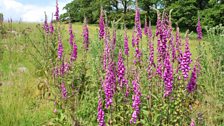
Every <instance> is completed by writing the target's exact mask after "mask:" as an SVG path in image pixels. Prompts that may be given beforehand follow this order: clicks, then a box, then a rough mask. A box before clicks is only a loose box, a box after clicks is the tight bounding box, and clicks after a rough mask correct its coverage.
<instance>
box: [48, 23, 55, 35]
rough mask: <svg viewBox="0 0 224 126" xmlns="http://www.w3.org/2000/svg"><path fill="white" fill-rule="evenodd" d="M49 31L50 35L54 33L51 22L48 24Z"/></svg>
mask: <svg viewBox="0 0 224 126" xmlns="http://www.w3.org/2000/svg"><path fill="white" fill-rule="evenodd" d="M49 31H50V33H51V34H53V33H54V26H53V21H51V23H50V27H49Z"/></svg>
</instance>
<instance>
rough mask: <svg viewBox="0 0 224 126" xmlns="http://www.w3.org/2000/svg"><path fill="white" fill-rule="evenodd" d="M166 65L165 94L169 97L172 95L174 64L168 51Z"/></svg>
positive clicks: (164, 76)
mask: <svg viewBox="0 0 224 126" xmlns="http://www.w3.org/2000/svg"><path fill="white" fill-rule="evenodd" d="M164 67H165V70H164V75H163V80H164V84H165V92H164V96H165V97H167V96H169V95H170V93H171V92H172V90H173V68H172V64H171V62H170V55H169V53H167V56H166V60H165V63H164Z"/></svg>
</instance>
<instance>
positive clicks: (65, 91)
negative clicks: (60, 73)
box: [61, 82, 67, 99]
mask: <svg viewBox="0 0 224 126" xmlns="http://www.w3.org/2000/svg"><path fill="white" fill-rule="evenodd" d="M61 96H62V98H63V99H66V98H67V90H66V87H65V83H64V82H62V84H61Z"/></svg>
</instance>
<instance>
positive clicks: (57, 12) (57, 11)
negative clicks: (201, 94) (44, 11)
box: [54, 0, 60, 21]
mask: <svg viewBox="0 0 224 126" xmlns="http://www.w3.org/2000/svg"><path fill="white" fill-rule="evenodd" d="M54 16H55V17H56V21H59V20H60V17H59V7H58V0H56V12H55V15H54Z"/></svg>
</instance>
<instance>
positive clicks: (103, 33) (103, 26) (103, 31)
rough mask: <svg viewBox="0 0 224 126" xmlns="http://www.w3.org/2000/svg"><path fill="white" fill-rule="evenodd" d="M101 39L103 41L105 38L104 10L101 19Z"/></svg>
mask: <svg viewBox="0 0 224 126" xmlns="http://www.w3.org/2000/svg"><path fill="white" fill-rule="evenodd" d="M99 28H100V29H99V39H102V38H103V37H104V36H105V23H104V17H103V9H101V13H100V19H99Z"/></svg>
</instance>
